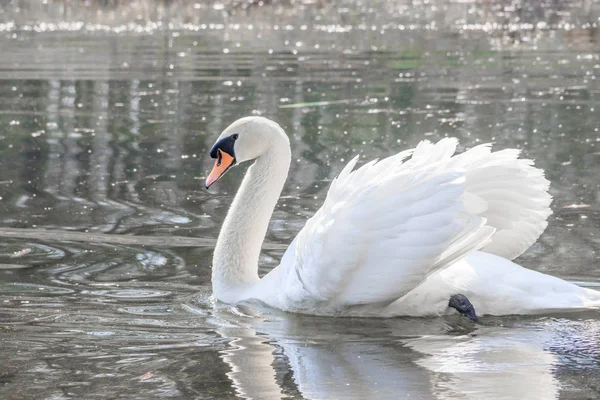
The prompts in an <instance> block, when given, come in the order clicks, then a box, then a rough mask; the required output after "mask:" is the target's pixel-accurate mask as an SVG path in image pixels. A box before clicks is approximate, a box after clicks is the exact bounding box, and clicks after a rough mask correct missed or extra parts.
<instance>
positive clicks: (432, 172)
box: [273, 139, 493, 313]
mask: <svg viewBox="0 0 600 400" xmlns="http://www.w3.org/2000/svg"><path fill="white" fill-rule="evenodd" d="M455 147H456V140H454V139H444V140H441V141H440V142H438V143H437V144H435V145H432V144H430V143H429V142H422V143H421V144H420V145H419V146H418V147H417V148H416V149H415V150H414V152H413V151H412V150H410V151H405V152H402V153H399V154H397V155H395V156H392V157H389V158H387V159H384V160H382V161H380V162H376V161H373V162H370V163H368V164H366V165H364V166H362V167H361V168H359V169H357V170H356V171H354V172H352V169H353V168H354V166H355V165H356V162H357V159H356V158H355V159H354V160H352V161H351V162H350V163H348V165H347V166H346V167H345V168H344V170H343V171H342V172H341V173H340V175H339V176H338V177H337V178H336V179H335V180H334V181H333V183H332V185H331V188H330V190H329V192H328V194H327V198H326V200H325V203H324V204H323V207H322V208H321V209H320V210H319V211H318V212H317V213H316V214H315V215H314V216H313V217H312V218H311V219H309V220H308V221H307V223H306V225H305V227H304V228H303V229H302V230H301V231H300V233H299V234H298V236H297V237H296V239H295V240H294V242H293V243H292V245H291V246H290V248H289V249H288V250H287V252H286V253H285V255H284V257H283V259H282V263H281V265H280V266H279V267H278V268H277V269H278V271H277V272H275V271H273V272H274V275H275V274H276V275H278V277H279V279H278V280H279V282H280V284H281V288H282V290H281V292H280V293H279V294H278V297H279V299H278V303H279V304H280V306H281V307H282V308H284V309H288V310H294V311H302V309H303V308H306V309H307V310H310V311H311V313H318V310H319V307H322V308H323V309H324V310H327V312H331V309H332V308H335V307H336V306H339V307H347V306H349V305H359V304H373V303H380V302H391V301H394V300H396V299H398V298H399V297H401V296H403V295H404V294H406V293H407V292H408V291H409V290H411V289H412V288H414V287H415V286H416V285H417V284H419V283H420V282H421V281H422V280H423V279H424V278H425V277H426V276H427V274H428V273H430V272H432V270H434V269H438V268H443V267H444V266H445V265H448V264H449V263H451V262H452V261H454V260H456V259H457V258H459V257H462V256H464V255H465V254H467V253H468V252H470V251H472V250H475V249H477V248H480V247H481V246H483V245H484V244H485V243H486V241H487V239H488V238H489V237H490V235H491V234H492V233H493V228H490V227H486V226H485V218H483V217H481V216H479V215H473V214H469V213H468V212H467V211H466V209H465V206H464V202H463V197H464V194H465V187H466V177H465V171H464V170H461V169H459V168H457V169H454V170H450V169H448V168H446V165H447V164H448V162H449V160H450V159H451V156H452V154H453V153H454V150H455ZM411 153H412V154H413V155H412V158H411V159H410V160H409V161H407V162H404V160H405V159H406V158H407V157H408V156H409V155H410V154H411Z"/></svg>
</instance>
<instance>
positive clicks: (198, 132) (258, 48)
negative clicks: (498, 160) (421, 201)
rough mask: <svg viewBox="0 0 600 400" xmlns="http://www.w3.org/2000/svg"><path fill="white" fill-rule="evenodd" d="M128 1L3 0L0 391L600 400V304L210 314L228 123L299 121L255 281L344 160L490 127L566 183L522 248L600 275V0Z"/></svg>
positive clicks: (224, 200)
mask: <svg viewBox="0 0 600 400" xmlns="http://www.w3.org/2000/svg"><path fill="white" fill-rule="evenodd" d="M12 3H15V2H12ZM104 3H106V4H104ZM118 3H119V2H103V3H102V4H104V5H101V4H100V2H82V3H81V4H80V5H73V4H71V3H69V4H70V6H69V7H65V4H67V3H65V2H63V1H59V0H56V1H48V2H26V1H23V2H19V7H12V6H14V4H12V6H3V7H5V8H0V13H1V15H2V16H3V18H2V20H1V21H0V42H1V43H2V50H3V52H2V53H3V57H0V71H1V76H0V321H1V323H0V340H1V343H2V356H1V357H0V361H1V362H0V397H2V398H6V399H21V398H48V399H50V398H51V399H65V398H72V397H75V398H86V399H87V398H90V399H93V398H99V399H100V398H101V399H104V398H117V397H119V398H139V399H148V398H157V397H170V398H181V399H184V398H237V397H248V398H256V399H267V398H282V397H285V398H311V399H320V398H323V399H330V398H398V397H400V396H404V395H405V396H407V397H408V396H410V397H411V398H421V399H453V398H474V399H475V398H522V399H538V398H557V397H560V398H565V399H570V398H582V397H583V398H595V397H598V396H600V394H599V392H598V387H597V385H596V384H595V382H597V381H598V380H599V379H600V368H599V367H598V366H599V365H600V349H599V348H598V343H600V322H599V320H600V318H599V315H598V313H594V312H592V313H587V314H578V315H568V316H558V315H556V316H544V317H536V318H531V317H528V318H519V317H514V318H502V319H495V318H488V319H487V320H485V321H484V322H483V324H482V325H480V326H474V325H472V324H471V323H470V322H468V321H465V320H463V319H460V318H454V317H448V318H445V319H392V320H377V319H375V320H372V319H364V320H360V319H358V320H357V319H339V320H331V319H328V318H317V317H308V316H293V315H288V314H280V313H277V312H274V311H273V310H250V309H244V308H231V307H227V306H219V307H217V308H215V307H214V306H215V305H214V304H213V302H212V299H211V297H210V294H211V291H210V259H211V254H212V247H213V246H214V242H215V238H216V236H217V233H218V229H219V227H220V225H221V223H222V221H223V218H224V216H225V213H226V210H227V207H228V206H229V203H230V202H231V199H232V197H233V194H234V192H235V190H236V188H237V186H238V184H239V182H240V180H241V178H242V175H243V172H244V171H243V168H242V169H240V170H235V171H233V172H231V174H229V175H228V176H227V179H225V180H222V181H221V182H219V185H217V186H215V187H214V189H213V188H211V191H210V192H207V191H206V190H204V189H203V188H202V182H203V178H204V176H205V173H206V170H207V169H208V168H209V167H210V164H211V163H210V160H209V159H208V154H207V151H208V148H209V146H210V145H211V144H212V142H213V141H214V138H215V137H216V136H217V135H218V134H219V133H220V131H221V130H222V129H223V128H224V127H225V126H226V125H228V124H229V123H230V122H231V121H233V120H234V119H236V118H239V117H241V116H245V115H251V114H260V115H265V116H268V117H271V118H273V119H275V120H277V121H278V122H280V124H281V125H282V126H283V127H284V128H285V129H286V130H287V132H288V133H289V135H290V138H291V143H292V149H293V160H294V163H293V165H292V169H291V171H290V177H289V181H288V183H287V184H286V187H285V189H284V193H283V198H282V200H281V201H280V203H279V204H278V206H277V209H276V211H275V214H274V216H273V220H272V223H271V226H270V230H269V233H268V235H267V243H266V245H265V246H264V249H263V254H262V259H261V262H262V265H261V272H263V273H264V272H266V271H268V270H269V269H270V268H272V267H273V266H275V265H276V264H277V262H278V260H279V258H280V257H281V254H282V252H283V250H284V249H285V247H286V244H287V243H289V242H290V241H291V239H292V238H293V237H294V235H295V234H296V232H298V230H299V229H300V228H301V227H302V225H303V223H304V221H305V220H306V218H307V217H309V216H311V215H312V214H313V213H314V211H315V210H316V209H317V208H318V207H319V205H320V204H321V202H322V201H323V198H324V196H325V194H326V190H327V188H328V186H329V182H330V181H331V179H332V178H333V177H334V176H335V174H336V173H337V172H338V171H340V169H341V168H342V166H343V165H344V164H345V162H346V161H347V160H349V159H350V158H351V157H352V156H353V155H355V154H360V155H361V156H362V158H363V159H365V160H366V159H370V158H376V157H383V156H386V155H389V154H393V153H395V152H397V151H399V150H401V149H405V148H407V147H409V146H413V145H415V144H416V143H417V142H418V141H419V140H421V139H423V138H429V139H431V140H437V139H439V138H441V137H443V136H446V135H452V136H456V137H458V138H459V139H460V141H461V147H462V148H463V149H464V148H468V147H471V146H473V145H475V144H478V143H481V142H488V141H494V142H495V143H496V146H498V147H499V148H504V147H518V148H520V149H522V150H523V152H524V154H525V156H527V157H531V158H535V159H536V160H537V161H536V163H537V165H539V166H540V167H542V168H544V169H545V170H546V171H547V176H548V178H549V179H550V180H551V182H552V187H551V191H552V195H553V196H554V199H555V200H554V203H553V209H554V210H555V214H554V216H553V217H552V218H551V221H550V225H549V228H548V230H547V232H546V233H545V234H544V235H543V236H542V238H541V240H540V241H539V242H538V243H537V244H536V245H535V246H533V248H532V249H530V250H529V251H528V252H527V253H526V254H524V255H523V256H522V257H521V258H520V259H519V261H520V263H522V264H523V265H525V266H528V267H531V268H534V269H537V270H540V271H543V272H547V273H551V274H554V275H558V276H561V277H563V278H567V279H573V280H576V281H578V282H580V283H582V284H584V285H588V286H594V285H595V286H597V285H598V284H599V282H600V269H599V268H597V266H598V254H599V253H598V252H599V251H600V242H599V241H598V237H599V236H600V230H599V228H598V227H599V226H600V208H598V204H599V200H600V187H599V186H598V176H600V149H599V146H600V145H599V143H600V132H599V130H600V118H599V117H598V116H599V115H600V114H599V110H600V79H598V76H599V75H600V56H599V50H600V48H599V44H598V43H599V39H600V37H599V32H600V25H599V24H600V21H599V19H598V18H599V17H600V5H599V3H598V2H597V1H583V2H579V1H557V2H553V3H552V4H550V3H548V2H519V1H517V2H512V3H510V4H506V2H498V1H492V2H485V3H478V2H462V1H450V2H445V3H442V2H433V3H432V2H402V1H400V2H397V1H382V2H377V4H375V5H374V4H373V2H370V1H361V0H344V1H341V2H330V1H326V0H325V1H321V0H318V1H280V2H271V1H264V2H262V4H263V5H262V6H261V5H259V2H241V1H240V2H236V1H230V2H216V1H210V2H198V3H193V2H190V3H189V4H188V2H154V3H153V2H132V3H131V4H129V5H124V4H118ZM184 3H185V4H184ZM132 21H133V22H132Z"/></svg>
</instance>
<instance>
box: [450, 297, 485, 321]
mask: <svg viewBox="0 0 600 400" xmlns="http://www.w3.org/2000/svg"><path fill="white" fill-rule="evenodd" d="M448 307H452V308H454V309H455V310H456V311H458V312H459V313H461V314H462V315H464V316H465V317H467V318H469V319H470V320H471V321H473V322H477V321H479V318H478V317H477V314H475V307H473V304H471V302H470V301H469V299H467V297H466V296H463V295H462V294H453V295H452V296H450V301H449V302H448Z"/></svg>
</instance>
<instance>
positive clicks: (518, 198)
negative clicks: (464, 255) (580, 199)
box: [450, 144, 552, 260]
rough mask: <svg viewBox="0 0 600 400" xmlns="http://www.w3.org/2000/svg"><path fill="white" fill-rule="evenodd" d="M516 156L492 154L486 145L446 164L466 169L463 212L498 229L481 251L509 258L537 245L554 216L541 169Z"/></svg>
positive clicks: (509, 151)
mask: <svg viewBox="0 0 600 400" xmlns="http://www.w3.org/2000/svg"><path fill="white" fill-rule="evenodd" d="M518 157H519V150H515V149H507V150H501V151H497V152H495V153H492V152H491V145H489V144H485V145H481V146H477V147H474V148H472V149H470V150H469V151H467V152H465V153H463V154H460V155H458V156H456V157H453V158H452V160H451V165H450V168H451V169H454V168H459V169H463V170H465V171H466V175H465V177H466V183H465V184H466V191H467V196H466V197H465V205H466V208H467V211H468V212H469V213H471V214H476V215H479V216H481V217H483V218H485V219H486V220H487V223H486V225H489V226H492V227H494V228H495V229H496V232H495V233H494V235H493V236H492V239H491V241H490V242H489V243H488V244H487V245H486V246H485V247H483V248H482V251H485V252H488V253H492V254H496V255H498V256H501V257H504V258H506V259H509V260H512V259H514V258H516V257H518V256H519V255H521V254H522V253H523V252H524V251H525V250H527V249H528V248H529V247H530V246H531V245H532V244H533V243H535V241H536V240H537V239H538V238H539V237H540V235H541V234H542V232H543V231H544V229H546V226H547V225H548V222H547V219H548V217H549V216H550V214H552V210H551V209H550V203H551V202H552V196H550V194H549V193H548V188H549V186H550V182H548V180H547V179H546V178H545V177H544V171H543V170H541V169H538V168H535V167H534V166H533V161H532V160H525V159H518Z"/></svg>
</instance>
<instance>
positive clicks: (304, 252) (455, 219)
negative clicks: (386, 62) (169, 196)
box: [205, 116, 600, 318]
mask: <svg viewBox="0 0 600 400" xmlns="http://www.w3.org/2000/svg"><path fill="white" fill-rule="evenodd" d="M457 143H458V141H457V140H456V139H454V138H444V139H441V140H440V141H439V142H437V143H435V144H433V143H431V142H429V141H422V142H420V143H419V144H418V145H417V147H416V148H414V149H412V150H406V151H402V152H400V153H398V154H396V155H393V156H390V157H388V158H385V159H383V160H380V161H377V160H374V161H371V162H368V163H366V164H365V165H363V166H362V167H360V168H358V169H354V168H355V166H356V164H357V161H358V157H355V158H354V159H352V160H351V161H350V162H348V164H347V165H346V166H345V168H343V170H342V171H341V172H340V173H339V175H338V176H337V178H335V179H334V180H333V182H332V183H331V187H330V189H329V191H328V193H327V197H326V199H325V201H324V204H323V206H322V207H321V208H320V209H319V210H318V211H317V212H316V213H315V215H314V216H313V217H312V218H310V219H309V220H308V221H307V222H306V224H305V226H304V227H303V228H302V229H301V231H300V232H299V233H298V235H297V236H296V238H295V239H294V240H293V241H292V243H291V244H290V246H289V248H288V249H287V251H286V252H285V253H284V255H283V257H282V259H281V263H280V265H279V266H277V267H275V268H274V269H273V270H271V271H270V272H269V273H268V274H266V275H265V276H264V277H262V278H260V277H259V276H258V260H259V254H260V250H261V245H262V242H263V240H264V238H265V235H266V232H267V228H268V225H269V220H270V218H271V214H272V213H273V210H274V208H275V205H276V203H277V200H278V198H279V196H280V194H281V191H282V189H283V186H284V183H285V181H286V178H287V174H288V170H289V167H290V163H291V150H290V142H289V139H288V136H287V135H286V133H285V132H284V130H283V129H282V128H281V127H280V126H279V125H278V124H277V123H276V122H274V121H271V120H269V119H266V118H263V117H256V116H253V117H245V118H241V119H239V120H237V121H235V122H233V123H232V124H231V125H229V126H228V127H227V128H226V129H225V130H224V131H223V132H222V133H221V135H220V136H219V137H218V139H217V141H216V142H215V144H214V145H213V147H212V148H211V150H210V156H211V157H212V158H213V159H215V163H214V167H213V169H212V171H211V172H210V174H209V175H208V177H207V178H206V183H205V186H206V188H207V189H208V188H209V187H210V186H211V185H213V184H214V183H215V182H216V181H217V180H219V179H220V178H222V177H223V175H224V174H225V173H226V172H227V171H228V170H229V169H230V168H232V167H233V166H235V165H237V164H241V163H243V162H246V161H253V162H252V165H250V167H249V168H248V170H247V172H246V175H245V177H244V179H243V181H242V183H241V186H240V188H239V190H238V192H237V194H236V196H235V198H234V199H233V202H232V204H231V207H230V209H229V211H228V213H227V216H226V217H225V220H224V222H223V226H222V228H221V231H220V233H219V236H218V239H217V243H216V246H215V250H214V255H213V263H212V287H213V296H214V298H215V299H216V300H218V301H221V302H224V303H230V304H236V303H255V304H260V305H266V306H268V307H272V308H276V309H280V310H283V311H288V312H295V313H304V314H314V315H329V316H375V317H393V316H439V315H444V314H448V313H452V312H456V311H455V309H456V310H458V311H459V312H461V313H464V311H465V310H462V311H461V310H460V309H459V308H460V307H458V308H457V307H456V305H457V304H449V303H453V302H452V301H451V300H452V296H454V295H456V294H461V295H462V296H463V297H466V299H468V300H470V302H471V303H472V306H473V307H474V308H475V309H476V310H477V312H478V313H479V315H509V314H536V313H547V312H549V311H554V310H562V311H565V310H577V309H584V308H591V307H599V306H600V292H597V291H594V290H591V289H586V288H583V287H579V286H577V285H575V284H572V283H570V282H567V281H564V280H562V279H559V278H557V277H554V276H550V275H546V274H542V273H540V272H536V271H533V270H530V269H527V268H524V267H521V266H519V265H517V264H515V263H513V262H512V261H511V260H512V259H514V258H516V257H517V256H519V255H520V254H522V253H523V252H524V251H525V250H526V249H527V248H528V247H529V246H531V245H532V244H533V243H534V242H535V241H536V240H537V239H538V237H539V236H540V235H541V233H542V232H543V230H544V229H545V228H546V225H547V221H546V220H547V218H548V216H549V215H550V214H551V210H550V202H551V200H552V199H551V196H550V194H549V193H548V188H549V182H548V181H547V180H546V179H545V177H544V174H543V171H542V170H540V169H538V168H535V167H534V166H533V161H531V160H524V159H519V158H518V156H519V151H518V150H515V149H506V150H502V151H496V152H492V151H491V145H489V144H484V145H479V146H476V147H474V148H471V149H470V150H467V151H465V152H464V153H462V154H458V155H456V154H455V150H456V146H457ZM449 299H450V301H449ZM454 300H455V301H454V303H457V301H458V303H460V301H459V300H462V298H459V299H456V298H455V299H454ZM467 303H468V301H467ZM471 303H470V304H462V303H461V304H462V306H464V307H467V308H468V306H470V305H471ZM475 318H476V317H475Z"/></svg>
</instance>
